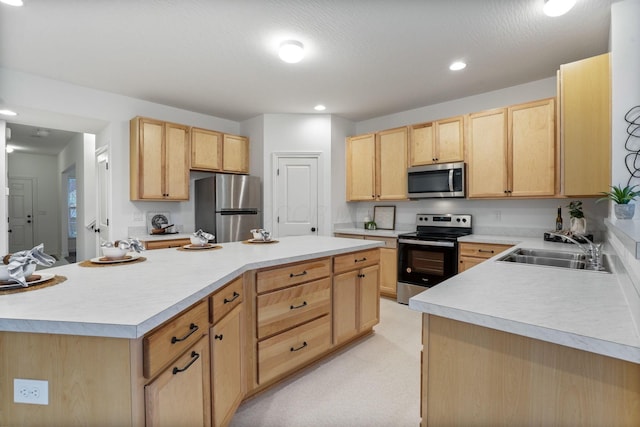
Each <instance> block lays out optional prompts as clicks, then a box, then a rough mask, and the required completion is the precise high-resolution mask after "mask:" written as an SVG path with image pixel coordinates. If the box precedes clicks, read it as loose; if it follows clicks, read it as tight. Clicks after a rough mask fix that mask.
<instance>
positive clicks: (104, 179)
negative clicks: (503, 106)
mask: <svg viewBox="0 0 640 427" xmlns="http://www.w3.org/2000/svg"><path fill="white" fill-rule="evenodd" d="M96 171H97V173H96V200H97V202H98V206H97V207H96V225H95V229H94V231H95V232H96V254H97V255H99V254H100V240H101V239H102V240H107V241H110V240H111V239H110V237H109V236H110V234H109V210H110V206H111V199H110V197H111V196H110V195H111V191H110V182H111V181H110V179H109V153H108V151H107V149H106V148H105V149H102V150H99V151H97V152H96Z"/></svg>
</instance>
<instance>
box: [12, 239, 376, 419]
mask: <svg viewBox="0 0 640 427" xmlns="http://www.w3.org/2000/svg"><path fill="white" fill-rule="evenodd" d="M381 245H382V243H380V242H376V241H365V240H353V239H344V238H334V237H323V236H318V237H304V236H300V237H284V238H279V239H278V241H277V242H273V243H265V244H248V243H246V242H234V243H224V244H220V245H219V246H220V248H218V249H208V250H186V248H172V249H159V250H153V251H146V252H143V253H142V254H141V255H142V256H143V257H145V260H139V261H135V262H133V261H132V262H127V263H122V264H120V265H112V266H95V267H94V266H91V267H83V266H81V265H80V264H72V265H67V266H61V267H56V268H51V269H49V270H47V271H48V272H50V273H52V274H55V275H58V276H64V277H66V280H65V281H64V282H61V283H58V284H55V285H52V286H49V287H42V288H41V289H37V288H33V289H31V290H28V291H26V292H21V293H14V294H7V295H0V348H1V349H2V352H1V353H0V425H34V426H35V425H51V426H58V425H59V426H84V425H105V426H143V425H146V426H159V425H194V426H195V425H202V426H210V425H214V426H225V425H228V423H229V422H230V420H231V417H232V416H233V414H234V412H235V410H236V409H237V407H238V405H239V404H240V402H241V401H242V400H243V399H244V398H246V397H248V396H250V395H252V394H255V393H257V392H259V391H262V390H264V389H266V388H268V387H271V386H272V385H273V384H275V383H277V382H279V381H282V380H283V379H284V378H286V377H287V376H289V375H291V374H292V373H294V372H297V371H299V370H301V369H303V368H304V367H306V366H308V365H309V364H312V363H314V362H316V361H318V360H320V359H322V358H324V357H326V356H327V355H328V354H331V353H333V352H335V351H337V350H338V349H340V348H342V347H344V346H345V345H349V344H350V343H352V342H354V341H356V340H358V339H359V338H360V337H363V336H365V335H367V334H370V333H372V332H373V326H374V325H375V324H377V323H378V321H379V291H380V287H379V285H380V282H379V250H378V247H379V246H381ZM15 379H27V380H29V379H35V380H44V381H46V386H45V387H47V392H48V403H47V404H46V405H32V404H27V403H19V401H14V393H15V386H14V380H15Z"/></svg>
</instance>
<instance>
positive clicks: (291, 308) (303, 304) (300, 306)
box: [289, 301, 307, 310]
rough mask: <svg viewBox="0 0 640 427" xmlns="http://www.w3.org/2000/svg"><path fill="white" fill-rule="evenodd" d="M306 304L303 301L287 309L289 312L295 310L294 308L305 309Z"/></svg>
mask: <svg viewBox="0 0 640 427" xmlns="http://www.w3.org/2000/svg"><path fill="white" fill-rule="evenodd" d="M306 305H307V302H306V301H303V302H302V304H300V305H292V306H291V307H289V310H295V309H296V308H302V307H306Z"/></svg>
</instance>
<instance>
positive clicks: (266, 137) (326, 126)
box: [250, 114, 333, 235]
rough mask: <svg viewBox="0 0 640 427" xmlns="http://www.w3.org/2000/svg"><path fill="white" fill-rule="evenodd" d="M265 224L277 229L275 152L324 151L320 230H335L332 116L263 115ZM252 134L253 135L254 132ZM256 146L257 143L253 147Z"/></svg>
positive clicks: (321, 172)
mask: <svg viewBox="0 0 640 427" xmlns="http://www.w3.org/2000/svg"><path fill="white" fill-rule="evenodd" d="M263 120H264V121H263V135H262V139H263V150H264V151H263V153H262V154H263V157H262V164H263V170H264V176H263V188H264V226H265V228H268V229H271V230H274V229H275V223H274V218H273V212H272V210H273V202H274V201H273V197H274V192H273V178H274V173H275V172H274V170H273V155H274V154H276V153H281V154H284V153H320V158H319V164H318V174H319V179H318V185H319V191H318V198H319V201H318V231H319V234H321V235H330V234H331V233H332V229H333V228H332V225H331V185H330V182H331V181H330V177H331V116H329V115H326V114H322V115H317V114H265V115H264V116H263ZM250 137H253V136H252V135H250ZM251 148H252V150H253V149H254V147H253V146H252V147H251Z"/></svg>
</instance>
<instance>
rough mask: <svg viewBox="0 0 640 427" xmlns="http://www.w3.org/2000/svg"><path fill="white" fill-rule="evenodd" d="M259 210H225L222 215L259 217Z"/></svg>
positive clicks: (221, 212)
mask: <svg viewBox="0 0 640 427" xmlns="http://www.w3.org/2000/svg"><path fill="white" fill-rule="evenodd" d="M257 214H258V210H257V209H223V210H221V211H220V215H257Z"/></svg>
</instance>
